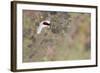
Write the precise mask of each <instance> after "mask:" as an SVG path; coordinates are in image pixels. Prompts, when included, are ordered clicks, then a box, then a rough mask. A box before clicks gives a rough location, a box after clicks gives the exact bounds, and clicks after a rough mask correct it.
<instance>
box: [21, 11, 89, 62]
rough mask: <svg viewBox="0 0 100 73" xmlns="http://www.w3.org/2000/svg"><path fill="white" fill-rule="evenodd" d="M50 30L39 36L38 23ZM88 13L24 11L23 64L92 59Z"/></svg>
mask: <svg viewBox="0 0 100 73" xmlns="http://www.w3.org/2000/svg"><path fill="white" fill-rule="evenodd" d="M47 19H48V20H50V22H51V26H50V28H45V29H43V30H42V32H41V34H36V32H37V28H38V26H39V23H40V22H41V21H43V20H47ZM90 19H91V16H90V14H89V13H75V12H53V11H51V12H48V11H33V10H23V62H39V61H61V60H83V59H90V55H91V52H90V50H91V47H90V45H91V44H90V43H91V38H90V37H91V34H90V33H91V30H90V29H91V28H90V27H91V25H90V24H91V23H90V21H91V20H90Z"/></svg>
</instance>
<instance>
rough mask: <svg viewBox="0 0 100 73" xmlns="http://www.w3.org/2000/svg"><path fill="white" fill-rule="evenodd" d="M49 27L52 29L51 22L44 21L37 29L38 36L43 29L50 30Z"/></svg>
mask: <svg viewBox="0 0 100 73" xmlns="http://www.w3.org/2000/svg"><path fill="white" fill-rule="evenodd" d="M49 27H50V21H49V20H45V21H42V22H41V23H40V24H39V27H38V28H37V34H40V33H41V31H42V29H43V28H49Z"/></svg>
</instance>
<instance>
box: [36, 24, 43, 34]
mask: <svg viewBox="0 0 100 73" xmlns="http://www.w3.org/2000/svg"><path fill="white" fill-rule="evenodd" d="M42 28H43V26H41V25H40V26H39V27H38V28H37V34H40V33H41V31H42Z"/></svg>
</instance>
